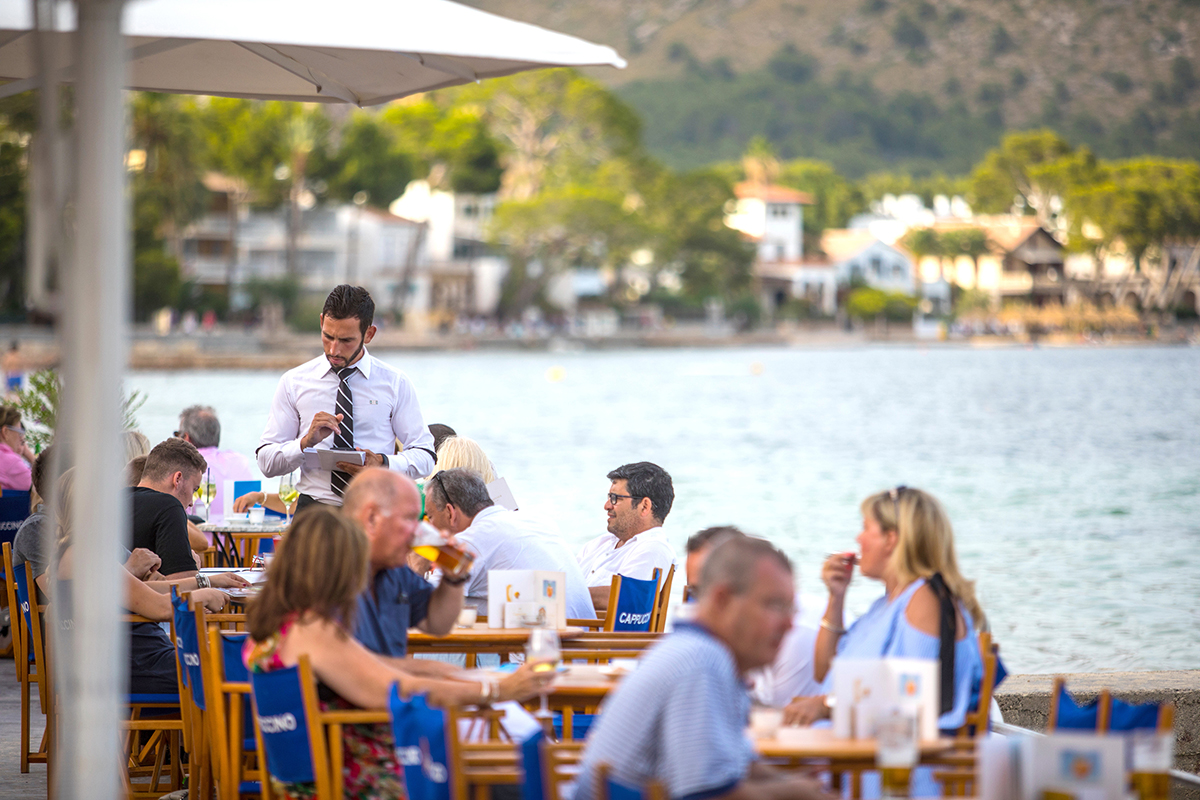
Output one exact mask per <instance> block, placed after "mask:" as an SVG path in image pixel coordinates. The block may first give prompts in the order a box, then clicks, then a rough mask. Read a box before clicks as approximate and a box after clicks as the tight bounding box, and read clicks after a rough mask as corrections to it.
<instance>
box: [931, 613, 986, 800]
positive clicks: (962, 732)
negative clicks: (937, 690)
mask: <svg viewBox="0 0 1200 800" xmlns="http://www.w3.org/2000/svg"><path fill="white" fill-rule="evenodd" d="M979 655H980V658H981V659H982V661H983V677H982V679H981V680H980V682H979V704H978V705H977V706H976V707H975V708H974V709H970V710H968V711H967V715H966V721H965V722H964V723H963V725H962V727H960V728H959V729H958V731H956V732H955V738H954V750H953V751H951V752H950V753H947V754H946V755H944V756H941V757H939V758H937V759H934V760H933V761H932V764H933V765H934V766H935V767H939V769H937V770H935V771H934V773H933V777H934V780H936V781H938V782H939V783H941V785H942V794H943V796H945V797H967V796H970V795H973V794H976V793H977V792H976V789H977V785H978V784H977V780H978V760H977V758H976V753H975V750H976V746H977V744H978V740H979V739H980V738H982V737H983V736H986V735H987V732H988V724H989V720H990V717H991V713H992V694H993V693H994V691H995V689H996V674H997V671H998V666H999V663H1000V647H999V645H997V644H995V643H994V642H993V641H992V634H991V633H988V632H987V631H981V632H980V634H979ZM943 767H944V769H942V768H943Z"/></svg>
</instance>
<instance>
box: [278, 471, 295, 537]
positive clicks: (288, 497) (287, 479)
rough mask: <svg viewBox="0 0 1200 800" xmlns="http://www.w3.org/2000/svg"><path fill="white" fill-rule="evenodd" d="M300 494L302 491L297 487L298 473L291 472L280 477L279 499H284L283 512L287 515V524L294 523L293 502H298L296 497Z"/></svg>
mask: <svg viewBox="0 0 1200 800" xmlns="http://www.w3.org/2000/svg"><path fill="white" fill-rule="evenodd" d="M299 496H300V491H299V490H298V489H297V488H296V473H295V472H289V473H288V474H287V475H284V476H282V477H281V478H280V479H279V499H280V500H282V501H283V513H284V514H285V515H286V517H287V524H288V525H291V524H292V503H294V502H296V498H297V497H299Z"/></svg>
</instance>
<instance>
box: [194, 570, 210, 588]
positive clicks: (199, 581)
mask: <svg viewBox="0 0 1200 800" xmlns="http://www.w3.org/2000/svg"><path fill="white" fill-rule="evenodd" d="M208 587H209V581H208V576H207V575H205V574H203V573H201V572H197V573H196V588H197V589H207V588H208Z"/></svg>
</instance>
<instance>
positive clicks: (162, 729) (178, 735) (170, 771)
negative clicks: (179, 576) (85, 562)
mask: <svg viewBox="0 0 1200 800" xmlns="http://www.w3.org/2000/svg"><path fill="white" fill-rule="evenodd" d="M123 621H124V622H126V623H130V624H132V623H148V624H151V625H157V624H158V623H157V622H155V621H154V620H151V619H147V618H146V617H142V616H138V615H136V614H127V615H125V617H124V620H123ZM174 631H175V626H174V620H172V622H171V640H172V641H174V640H175V634H174ZM178 678H179V676H178V668H177V669H176V680H178ZM128 710H129V717H128V719H126V720H124V721H123V722H122V724H121V728H122V730H123V731H124V733H125V743H124V747H125V751H124V752H125V758H126V770H125V776H124V779H125V788H126V791H127V792H128V796H129V797H130V798H131V800H143V799H144V800H158V798H159V797H162V796H163V795H164V794H168V793H170V792H173V791H176V790H177V789H180V788H181V787H182V786H183V763H182V759H181V753H182V749H181V744H182V741H181V740H182V737H183V730H184V721H183V716H182V710H181V709H180V696H179V695H178V694H131V695H129V696H128ZM164 776H165V777H166V780H167V783H166V784H164V783H163V778H164ZM143 779H145V780H144V781H143Z"/></svg>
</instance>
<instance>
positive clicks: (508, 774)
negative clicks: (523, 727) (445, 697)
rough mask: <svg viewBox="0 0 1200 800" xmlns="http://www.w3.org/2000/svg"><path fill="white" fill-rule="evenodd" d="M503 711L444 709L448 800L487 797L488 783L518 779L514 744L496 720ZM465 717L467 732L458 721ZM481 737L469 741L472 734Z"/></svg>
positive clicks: (514, 783)
mask: <svg viewBox="0 0 1200 800" xmlns="http://www.w3.org/2000/svg"><path fill="white" fill-rule="evenodd" d="M502 716H503V712H502V711H499V710H497V709H493V708H488V707H486V706H483V707H479V708H476V707H473V706H467V707H456V708H448V709H446V767H447V769H448V771H449V773H450V797H451V800H471V798H474V799H475V800H488V798H489V796H490V792H491V787H492V786H501V785H516V784H517V783H518V782H519V780H520V764H519V762H518V758H517V745H516V743H515V742H513V740H512V737H511V736H509V735H508V732H507V731H506V730H504V728H503V726H502V725H501V724H500V718H501V717H502ZM463 721H466V722H467V725H466V726H465V727H466V728H467V734H466V737H464V736H463V734H462V728H463V727H464V726H462V725H461V724H460V723H461V722H463ZM477 736H478V737H480V738H482V739H483V741H472V740H473V739H475V738H476V737H477Z"/></svg>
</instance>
